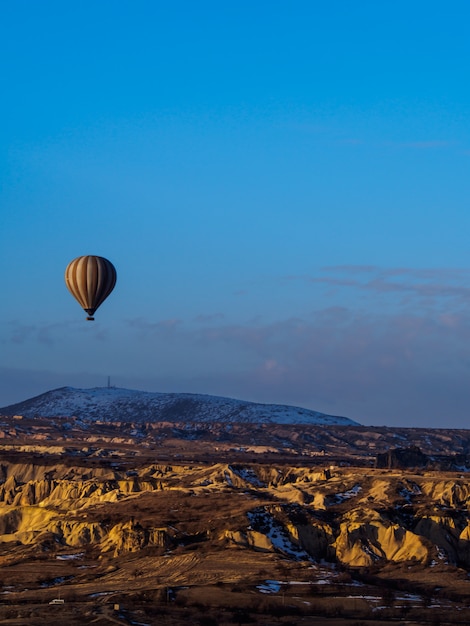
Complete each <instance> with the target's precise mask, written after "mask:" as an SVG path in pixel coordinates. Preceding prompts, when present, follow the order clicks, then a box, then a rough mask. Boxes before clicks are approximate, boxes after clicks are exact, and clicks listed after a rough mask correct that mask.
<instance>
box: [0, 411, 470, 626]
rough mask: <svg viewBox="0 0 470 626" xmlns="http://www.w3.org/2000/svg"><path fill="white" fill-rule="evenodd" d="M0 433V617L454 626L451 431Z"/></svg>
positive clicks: (455, 461) (114, 426)
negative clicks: (395, 452) (396, 452)
mask: <svg viewBox="0 0 470 626" xmlns="http://www.w3.org/2000/svg"><path fill="white" fill-rule="evenodd" d="M1 434H2V439H1V443H0V564H1V581H0V582H1V588H0V593H1V596H0V597H1V603H0V621H1V623H2V624H22V625H24V624H28V625H33V626H34V625H35V624H38V625H39V624H45V623H48V624H50V625H53V624H65V623H66V624H70V625H73V624H81V625H83V624H164V625H166V624H168V625H173V624H175V625H176V624H183V623H190V624H197V625H201V626H215V625H217V624H218V625H220V626H222V625H224V626H225V625H226V624H227V625H228V624H244V623H252V624H266V625H267V624H285V625H287V624H290V625H291V626H292V625H293V624H299V625H300V624H326V623H327V624H329V625H330V626H340V625H341V624H349V625H352V624H355V625H356V626H358V625H359V624H370V625H372V626H373V625H374V624H379V623H380V624H384V623H395V622H396V620H401V621H402V623H407V624H433V625H436V624H458V623H460V624H468V623H470V579H469V571H470V524H469V519H470V513H469V504H470V481H469V479H468V476H469V474H468V473H467V452H468V447H469V440H470V433H469V432H468V431H444V430H442V431H432V430H430V431H420V430H413V429H386V428H383V429H380V428H366V427H360V426H321V425H320V426H308V425H301V426H295V425H266V424H264V425H254V424H249V425H247V424H230V425H227V424H225V425H222V424H217V423H214V424H205V425H200V424H199V425H198V424H191V425H188V424H187V423H186V424H177V423H176V424H175V423H172V424H168V423H158V424H155V423H154V424H150V423H140V424H132V423H106V424H105V423H99V422H98V423H97V424H95V425H94V428H93V429H90V428H89V427H86V428H85V427H83V426H82V425H81V424H80V421H79V420H77V419H74V418H65V417H64V418H53V419H52V418H50V419H47V418H31V419H27V418H21V417H20V416H16V417H13V416H10V417H4V418H2V419H1ZM400 443H402V444H403V445H404V448H403V449H404V450H405V451H408V453H407V454H408V455H407V454H405V455H402V456H401V457H400V455H398V456H397V455H395V456H394V455H393V454H390V451H391V450H393V449H394V448H396V447H398V445H399V444H400ZM397 444H398V445H397ZM412 446H414V448H413V447H412ZM417 448H419V453H420V455H421V456H420V455H418V454H417V452H416V450H417ZM413 451H414V452H413ZM387 453H388V456H385V457H383V458H382V462H378V458H379V457H378V455H380V454H385V455H387ZM384 459H385V465H386V466H385V467H384V466H383V465H384ZM397 459H398V460H397ZM400 463H402V467H397V465H400ZM413 463H415V464H418V465H419V467H413V466H412V465H413ZM54 599H57V600H60V603H59V602H58V603H56V604H49V603H50V602H51V601H52V600H54ZM62 600H63V601H64V602H63V603H62Z"/></svg>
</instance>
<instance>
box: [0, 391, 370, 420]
mask: <svg viewBox="0 0 470 626" xmlns="http://www.w3.org/2000/svg"><path fill="white" fill-rule="evenodd" d="M0 414H3V415H22V416H24V417H28V418H32V417H58V416H63V417H71V416H75V417H77V418H79V419H81V420H83V421H86V422H96V421H100V422H117V421H125V422H128V421H132V422H138V423H143V422H208V423H209V422H226V423H231V422H234V423H235V422H242V423H257V424H259V423H261V424H263V423H264V424H265V423H273V424H319V425H322V424H323V425H340V426H341V425H344V426H358V425H359V424H358V422H355V421H354V420H352V419H349V418H347V417H342V416H335V415H327V414H325V413H321V412H319V411H313V410H311V409H305V408H301V407H295V406H289V405H281V404H262V403H257V402H250V401H244V400H236V399H233V398H226V397H222V396H212V395H204V394H193V393H165V392H149V391H139V390H133V389H124V388H120V387H94V388H91V389H77V388H74V387H60V388H58V389H52V390H50V391H47V392H45V393H43V394H40V395H38V396H35V397H33V398H29V399H27V400H25V401H23V402H17V403H15V404H11V405H8V406H6V407H1V408H0Z"/></svg>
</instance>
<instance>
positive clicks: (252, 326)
mask: <svg viewBox="0 0 470 626" xmlns="http://www.w3.org/2000/svg"><path fill="white" fill-rule="evenodd" d="M469 23H470V5H469V4H468V3H467V2H466V1H464V0H461V1H454V2H452V1H451V2H449V3H447V4H446V5H445V6H444V5H443V4H442V3H441V2H439V3H438V2H432V1H431V2H429V1H427V2H424V1H421V0H417V1H415V2H404V1H401V0H393V1H387V0H383V1H381V2H376V1H359V2H351V1H346V0H338V1H333V2H319V1H315V0H308V1H307V0H305V1H304V0H297V1H296V0H293V1H292V2H289V3H287V2H281V1H276V0H270V1H269V2H268V1H264V0H259V1H252V0H250V1H248V0H246V1H243V0H242V1H238V2H236V3H235V2H215V1H214V2H211V1H206V0H200V1H199V2H189V1H188V0H186V1H183V0H181V1H179V2H178V1H177V2H172V3H168V2H160V1H158V0H153V1H150V0H148V1H144V0H136V1H134V2H125V1H123V0H112V1H111V0H109V1H106V0H101V1H100V2H91V1H89V0H84V1H82V2H80V3H78V2H75V3H71V2H68V3H64V2H58V1H57V2H54V1H51V0H44V1H43V2H41V3H38V2H33V1H32V0H29V1H26V0H17V1H16V2H14V3H13V2H11V3H6V2H5V3H3V4H2V6H1V19H0V59H1V61H0V67H1V77H2V98H1V99H0V111H1V114H2V115H1V118H2V120H3V122H2V124H1V126H0V133H1V142H0V220H1V222H0V273H1V282H2V294H3V306H2V308H1V312H0V346H1V348H0V406H4V405H6V404H9V403H12V402H16V401H20V400H23V399H26V398H27V397H30V396H32V395H36V394H39V393H42V392H44V391H47V390H49V389H52V388H55V387H59V386H63V385H72V386H75V387H94V386H101V385H105V384H106V382H107V377H108V375H109V376H111V379H112V381H113V382H114V383H115V384H116V385H118V386H122V387H130V388H137V389H145V390H148V391H183V392H199V393H209V394H214V395H226V396H231V397H237V398H242V399H246V400H254V401H261V402H272V403H287V404H295V405H300V406H306V407H310V408H313V409H316V410H319V411H324V412H327V413H333V414H338V415H346V416H348V417H351V418H353V419H356V420H357V421H359V422H361V423H364V424H375V425H383V424H386V425H389V426H409V425H415V426H433V427H447V426H452V427H467V425H468V419H467V417H468V408H469V406H470V387H469V384H468V381H469V376H470V342H469V339H470V321H469V320H470V310H469V303H470V287H469V286H470V255H469V247H468V233H469V231H470V210H469V208H470V207H469V197H470V176H469V167H470V123H469V119H470V118H469V113H470V82H469V70H468V68H469V67H470V38H469V36H468V24H469ZM82 254H98V255H101V256H105V257H107V258H109V259H110V260H111V261H112V262H113V263H114V265H115V266H116V268H117V272H118V283H117V286H116V289H115V291H114V292H113V294H112V295H111V296H110V297H109V299H108V300H107V301H106V302H105V303H104V304H103V305H102V307H101V308H100V309H99V311H98V312H97V314H96V321H95V322H94V323H88V322H86V321H85V314H84V313H83V311H82V310H81V309H80V307H79V305H78V304H77V303H76V302H75V301H74V300H73V298H72V297H71V296H70V295H69V293H68V292H67V290H66V288H65V285H64V280H63V273H64V270H65V267H66V265H67V264H68V262H69V261H71V260H72V259H73V258H75V257H76V256H80V255H82Z"/></svg>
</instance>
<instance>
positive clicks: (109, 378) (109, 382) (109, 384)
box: [108, 376, 111, 389]
mask: <svg viewBox="0 0 470 626" xmlns="http://www.w3.org/2000/svg"><path fill="white" fill-rule="evenodd" d="M108 389H111V376H108Z"/></svg>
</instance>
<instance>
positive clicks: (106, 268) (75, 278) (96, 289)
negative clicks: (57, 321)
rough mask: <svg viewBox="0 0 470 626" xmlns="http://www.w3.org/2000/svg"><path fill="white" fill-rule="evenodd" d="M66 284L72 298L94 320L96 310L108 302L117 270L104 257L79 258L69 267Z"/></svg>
mask: <svg viewBox="0 0 470 626" xmlns="http://www.w3.org/2000/svg"><path fill="white" fill-rule="evenodd" d="M65 284H66V285H67V289H68V290H69V291H70V293H71V294H72V296H73V297H74V298H75V299H76V300H77V301H78V303H79V304H80V306H81V307H82V308H83V309H84V310H85V311H86V312H87V313H88V317H87V320H90V321H92V320H94V319H95V318H94V317H93V314H94V312H95V311H96V309H97V308H98V307H99V306H100V305H101V304H102V303H103V302H104V301H105V300H106V298H107V297H108V296H109V294H110V293H111V291H112V290H113V289H114V285H115V284H116V269H115V268H114V265H113V264H112V263H111V261H108V259H104V258H103V257H102V256H92V255H89V256H79V257H77V258H76V259H74V260H73V261H71V262H70V263H69V264H68V265H67V269H66V270H65Z"/></svg>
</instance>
